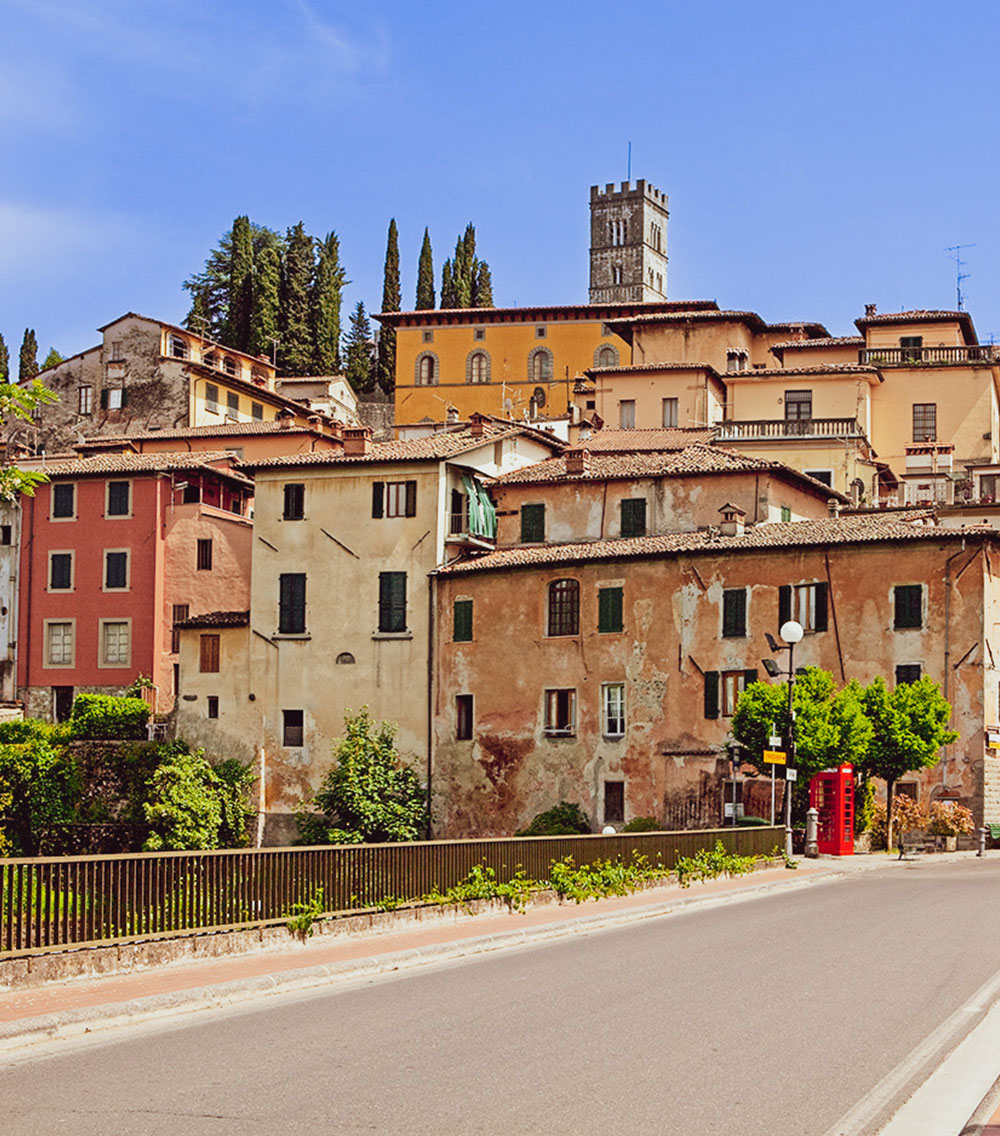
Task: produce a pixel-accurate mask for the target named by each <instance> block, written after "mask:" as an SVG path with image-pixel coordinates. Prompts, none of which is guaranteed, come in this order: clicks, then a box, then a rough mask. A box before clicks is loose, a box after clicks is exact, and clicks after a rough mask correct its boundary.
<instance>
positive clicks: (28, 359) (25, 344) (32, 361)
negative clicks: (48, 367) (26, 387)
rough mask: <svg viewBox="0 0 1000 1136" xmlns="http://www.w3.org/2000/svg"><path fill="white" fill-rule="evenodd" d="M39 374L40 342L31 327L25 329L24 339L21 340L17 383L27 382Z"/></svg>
mask: <svg viewBox="0 0 1000 1136" xmlns="http://www.w3.org/2000/svg"><path fill="white" fill-rule="evenodd" d="M37 374H38V340H37V339H36V338H35V333H34V330H33V329H32V328H30V327H26V328H25V329H24V339H22V340H21V361H20V365H19V366H18V371H17V381H18V382H19V383H24V382H27V381H28V380H29V379H33V378H34V377H35V375H37Z"/></svg>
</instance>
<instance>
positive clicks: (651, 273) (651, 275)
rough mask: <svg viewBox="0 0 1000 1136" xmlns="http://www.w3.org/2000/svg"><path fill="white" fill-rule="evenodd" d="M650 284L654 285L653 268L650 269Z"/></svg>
mask: <svg viewBox="0 0 1000 1136" xmlns="http://www.w3.org/2000/svg"><path fill="white" fill-rule="evenodd" d="M649 286H650V288H652V287H653V270H652V269H650V270H649Z"/></svg>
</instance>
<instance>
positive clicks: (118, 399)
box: [108, 387, 124, 410]
mask: <svg viewBox="0 0 1000 1136" xmlns="http://www.w3.org/2000/svg"><path fill="white" fill-rule="evenodd" d="M123 395H124V388H123V387H108V410H121V409H122V407H123V406H124V399H123Z"/></svg>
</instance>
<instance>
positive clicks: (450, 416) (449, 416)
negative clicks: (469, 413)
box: [445, 406, 458, 425]
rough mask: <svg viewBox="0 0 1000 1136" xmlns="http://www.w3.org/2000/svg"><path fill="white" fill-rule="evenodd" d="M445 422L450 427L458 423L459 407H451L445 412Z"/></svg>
mask: <svg viewBox="0 0 1000 1136" xmlns="http://www.w3.org/2000/svg"><path fill="white" fill-rule="evenodd" d="M445 421H446V422H447V423H448V424H449V425H451V424H452V423H454V422H457V421H458V407H457V406H449V407H448V409H447V411H446V412H445Z"/></svg>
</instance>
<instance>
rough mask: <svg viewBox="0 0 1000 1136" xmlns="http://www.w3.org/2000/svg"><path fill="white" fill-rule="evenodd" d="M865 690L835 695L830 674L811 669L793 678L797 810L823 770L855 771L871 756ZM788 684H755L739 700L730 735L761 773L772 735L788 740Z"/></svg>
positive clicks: (851, 686) (848, 688) (854, 686)
mask: <svg viewBox="0 0 1000 1136" xmlns="http://www.w3.org/2000/svg"><path fill="white" fill-rule="evenodd" d="M861 694H862V691H861V687H860V686H859V685H858V684H857V683H856V682H853V681H852V682H850V683H848V684H847V686H845V687H844V688H843V689H842V690H840V691H837V690H836V688H835V684H834V681H833V676H832V675H831V674H830V673H829V671H823V670H819V669H818V668H817V667H809V668H807V669H806V670H805V671H804V672H803V674H801V675H798V676H797V677H796V679H795V686H794V688H793V691H792V703H793V707H794V710H795V766H796V768H797V769H798V771H799V780H798V781H797V782H796V794H797V798H798V799H797V800H796V802H795V803H796V806H797V807H800V806H801V805H802V804H803V803H804V802H805V800H806V798H807V797H808V786H809V779H810V778H811V777H812V776H813V775H814V774H816V773H818V772H819V771H820V770H821V769H826V768H828V767H829V766H831V765H837V764H840V763H841V762H845V761H849V762H851V763H852V764H854V765H855V766H856V767H858V766H860V765H862V764H863V763H864V761H865V760H866V759H867V756H868V747H869V744H870V741H871V736H872V728H871V725H870V724H869V722H868V721H867V719H866V717H865V713H864V709H863V707H862V702H861ZM788 730H789V718H788V684H787V683H784V682H783V683H779V684H774V685H772V684H770V683H766V682H754V683H751V684H750V685H749V686H748V687H747V688H746V689H745V690H744V691H743V693H742V694H741V695H740V697H739V700H738V702H737V703H736V710H735V712H734V714H733V719H732V733H733V737H734V738H735V739H736V741H737V742H738V743H739V744H740V745H741V746H743V747H744V750H745V760H746V761H747V762H748V763H749V764H752V765H755V766H756V767H757V768H758V769H759V770H760V771H761V772H762V773H764V772H769V771H770V767H769V766H766V765H765V764H764V758H763V754H764V750H765V749H770V748H771V747H770V744H769V742H768V739H769V738H770V736H771V735H772V734H775V733H776V734H778V735H780V736H783V737H786V738H787V737H788Z"/></svg>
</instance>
